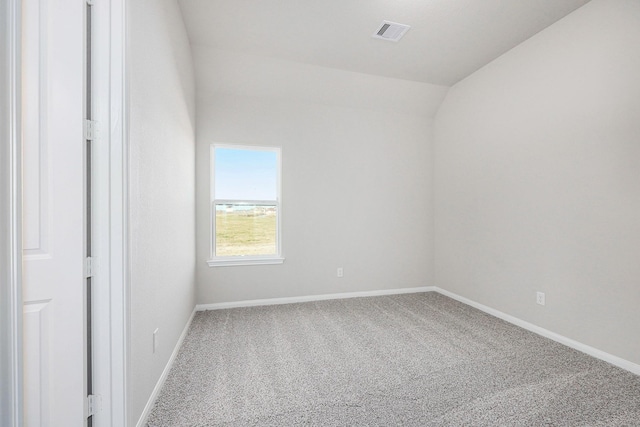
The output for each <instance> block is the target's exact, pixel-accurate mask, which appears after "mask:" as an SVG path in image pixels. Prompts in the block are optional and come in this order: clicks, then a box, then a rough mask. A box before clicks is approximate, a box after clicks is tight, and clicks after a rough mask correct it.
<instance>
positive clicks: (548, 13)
mask: <svg viewBox="0 0 640 427" xmlns="http://www.w3.org/2000/svg"><path fill="white" fill-rule="evenodd" d="M588 1H589V0H180V6H181V9H182V13H183V16H184V21H185V24H186V27H187V32H188V34H189V39H190V41H191V43H192V45H197V46H206V47H211V48H215V49H221V50H229V51H233V52H237V53H242V54H250V55H259V56H266V57H273V58H278V59H282V60H288V61H294V62H300V63H304V64H311V65H318V66H323V67H331V68H337V69H342V70H349V71H355V72H360V73H366V74H373V75H381V76H386V77H394V78H399V79H405V80H412V81H419V82H425V83H432V84H438V85H447V86H449V85H453V84H455V83H456V82H458V81H460V80H461V79H463V78H465V77H466V76H468V75H469V74H471V73H473V72H474V71H476V70H477V69H479V68H481V67H482V66H484V65H486V64H487V63H489V62H491V61H492V60H494V59H495V58H497V57H498V56H500V55H502V54H503V53H505V52H506V51H508V50H509V49H511V48H513V47H515V46H516V45H518V44H520V43H521V42H523V41H524V40H526V39H527V38H529V37H531V36H532V35H534V34H536V33H537V32H539V31H541V30H542V29H544V28H545V27H547V26H549V25H551V24H553V23H554V22H555V21H557V20H559V19H561V18H562V17H564V16H565V15H567V14H568V13H570V12H572V11H574V10H575V9H577V8H579V7H580V6H582V5H584V4H585V3H587V2H588ZM382 20H388V21H393V22H398V23H401V24H407V25H410V26H411V29H410V30H409V31H408V32H407V33H406V34H405V36H404V38H403V39H402V40H400V41H399V42H397V43H394V42H389V41H385V40H379V39H374V38H372V37H371V35H372V33H373V32H374V31H375V30H376V29H377V28H378V27H379V25H380V23H381V22H382Z"/></svg>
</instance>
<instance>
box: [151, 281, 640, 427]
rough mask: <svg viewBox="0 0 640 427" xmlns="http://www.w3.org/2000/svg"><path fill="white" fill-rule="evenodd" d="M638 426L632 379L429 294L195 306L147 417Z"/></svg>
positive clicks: (221, 422) (161, 420) (222, 421)
mask: <svg viewBox="0 0 640 427" xmlns="http://www.w3.org/2000/svg"><path fill="white" fill-rule="evenodd" d="M296 425H313V426H364V425H368V426H392V425H404V426H640V377H639V376H636V375H633V374H631V373H629V372H627V371H624V370H622V369H619V368H616V367H614V366H611V365H609V364H607V363H604V362H602V361H599V360H597V359H594V358H591V357H589V356H586V355H584V354H582V353H579V352H577V351H574V350H572V349H569V348H567V347H564V346H562V345H560V344H557V343H555V342H553V341H550V340H548V339H545V338H542V337H540V336H538V335H535V334H533V333H530V332H527V331H525V330H524V329H521V328H518V327H516V326H513V325H511V324H508V323H506V322H503V321H501V320H499V319H496V318H494V317H492V316H489V315H487V314H485V313H483V312H481V311H479V310H476V309H474V308H472V307H469V306H467V305H464V304H461V303H459V302H457V301H454V300H452V299H450V298H447V297H445V296H442V295H440V294H437V293H435V292H430V293H422V294H406V295H394V296H384V297H371V298H356V299H345V300H333V301H322V302H311V303H301V304H290V305H279V306H266V307H252V308H236V309H229V310H219V311H208V312H199V313H197V314H196V316H195V318H194V321H193V323H192V326H191V328H190V330H189V333H188V335H187V337H186V339H185V341H184V344H183V346H182V348H181V350H180V352H179V354H178V356H177V359H176V361H175V364H174V366H173V368H172V370H171V372H170V374H169V376H168V379H167V381H166V383H165V386H164V388H163V390H162V391H161V393H160V396H159V397H158V399H157V402H156V405H155V407H154V409H153V411H152V413H151V414H150V416H149V419H148V426H150V427H168V426H172V427H173V426H176V427H177V426H185V427H186V426H189V427H196V426H296Z"/></svg>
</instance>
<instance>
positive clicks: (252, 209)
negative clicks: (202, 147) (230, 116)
mask: <svg viewBox="0 0 640 427" xmlns="http://www.w3.org/2000/svg"><path fill="white" fill-rule="evenodd" d="M210 217H211V257H210V259H209V261H208V264H209V266H210V267H213V266H229V265H251V264H281V263H282V262H283V261H284V258H283V257H282V252H281V248H280V217H281V209H280V149H279V148H270V147H269V148H267V147H240V146H229V145H212V146H211V215H210Z"/></svg>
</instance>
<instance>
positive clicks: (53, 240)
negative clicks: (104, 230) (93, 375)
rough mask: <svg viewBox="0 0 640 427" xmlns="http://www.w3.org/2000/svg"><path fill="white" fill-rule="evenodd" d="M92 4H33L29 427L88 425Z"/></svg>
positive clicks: (29, 27)
mask: <svg viewBox="0 0 640 427" xmlns="http://www.w3.org/2000/svg"><path fill="white" fill-rule="evenodd" d="M84 3H85V2H84V1H78V0H23V8H22V11H23V30H22V39H23V44H22V48H23V52H22V58H23V59H22V60H23V63H22V79H23V82H22V86H23V93H22V96H23V111H22V129H23V141H22V144H23V200H24V202H23V203H24V206H23V228H24V259H23V262H24V264H23V265H24V277H23V300H24V338H23V342H24V371H25V374H24V379H25V383H24V397H25V425H26V426H28V427H31V426H38V427H40V426H51V427H58V426H60V427H62V426H64V427H66V426H70V427H71V426H82V425H84V424H85V421H86V419H85V416H84V412H85V409H84V406H85V405H84V402H85V392H84V391H85V374H84V372H85V359H84V354H85V350H84V349H85V323H84V318H85V315H84V310H85V304H84V286H85V279H84V261H83V260H84V253H85V251H84V248H85V245H84V236H85V232H84V201H85V195H84V191H85V190H84V188H85V185H84V170H85V167H84V152H85V151H84V138H83V105H84V103H83V99H84V95H83V93H84V89H83V86H84V83H83V81H84V72H83V69H84Z"/></svg>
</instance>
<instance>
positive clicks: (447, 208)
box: [435, 0, 640, 363]
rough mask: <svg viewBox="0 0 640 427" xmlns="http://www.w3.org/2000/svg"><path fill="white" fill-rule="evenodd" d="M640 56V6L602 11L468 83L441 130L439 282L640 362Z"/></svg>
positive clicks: (455, 96)
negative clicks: (540, 300)
mask: <svg viewBox="0 0 640 427" xmlns="http://www.w3.org/2000/svg"><path fill="white" fill-rule="evenodd" d="M639 46H640V2H639V1H637V0H593V1H592V2H590V3H588V4H587V5H585V6H584V7H582V8H580V9H578V10H577V11H575V12H574V13H572V14H570V15H568V16H567V17H565V18H564V19H562V20H560V21H559V22H557V23H556V24H554V25H552V26H551V27H549V28H547V29H546V30H544V31H542V32H541V33H539V34H537V35H536V36H534V37H532V38H531V39H529V40H528V41H526V42H525V43H523V44H521V45H520V46H518V47H516V48H514V49H513V50H511V51H510V52H508V53H506V54H505V55H503V56H502V57H500V58H498V59H497V60H495V61H494V62H492V63H490V64H489V65H487V66H485V67H484V68H483V69H481V70H479V71H478V72H476V73H474V74H473V75H471V76H470V77H468V78H467V79H465V80H463V81H462V82H460V83H458V84H456V85H455V86H454V87H453V88H452V89H451V90H450V91H449V93H448V95H447V98H446V100H445V101H444V103H443V105H442V107H441V108H440V110H439V112H438V115H437V117H436V122H435V129H436V131H435V140H436V144H435V206H436V208H435V248H436V249H435V284H436V285H437V286H440V287H442V288H444V289H447V290H449V291H452V292H454V293H457V294H460V295H462V296H464V297H467V298H470V299H472V300H475V301H477V302H480V303H482V304H485V305H487V306H490V307H493V308H496V309H498V310H500V311H503V312H505V313H508V314H511V315H513V316H516V317H518V318H521V319H523V320H526V321H529V322H532V323H534V324H537V325H539V326H541V327H543V328H546V329H549V330H552V331H554V332H557V333H560V334H562V335H564V336H567V337H569V338H573V339H575V340H577V341H580V342H582V343H585V344H588V345H591V346H594V347H596V348H599V349H601V350H604V351H606V352H608V353H611V354H614V355H617V356H619V357H622V358H624V359H627V360H629V361H631V362H634V363H640V338H639V331H640V330H639V329H638V328H639V325H640V310H639V309H638V307H639V306H640V257H639V256H640V165H639V162H638V160H639V159H640V139H639V138H640V77H639V76H640V53H639V52H640V50H639ZM536 291H543V292H545V293H546V298H547V304H546V306H545V307H542V306H539V305H536V304H535V292H536Z"/></svg>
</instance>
